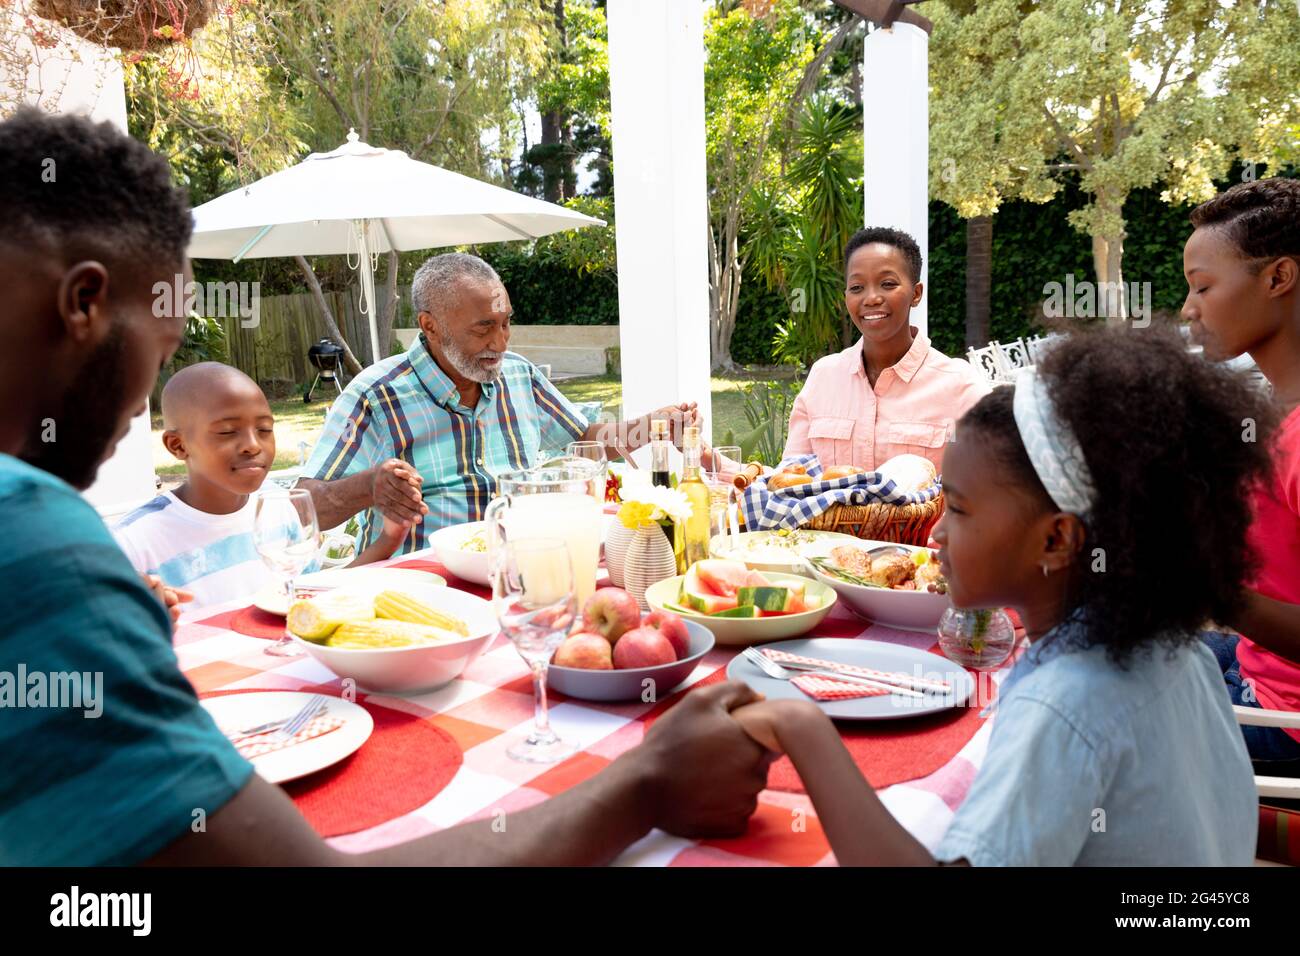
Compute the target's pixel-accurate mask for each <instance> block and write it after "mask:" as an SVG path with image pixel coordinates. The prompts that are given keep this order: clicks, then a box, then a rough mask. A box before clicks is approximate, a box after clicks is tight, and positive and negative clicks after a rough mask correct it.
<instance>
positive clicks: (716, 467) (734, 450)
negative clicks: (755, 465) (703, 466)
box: [709, 445, 745, 484]
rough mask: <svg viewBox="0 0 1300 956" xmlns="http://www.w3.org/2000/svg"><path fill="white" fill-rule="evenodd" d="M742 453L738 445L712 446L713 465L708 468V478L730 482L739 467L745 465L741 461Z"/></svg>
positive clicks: (738, 470)
mask: <svg viewBox="0 0 1300 956" xmlns="http://www.w3.org/2000/svg"><path fill="white" fill-rule="evenodd" d="M743 454H744V452H742V451H741V450H740V446H739V445H716V446H714V448H713V461H712V465H713V467H712V468H710V469H709V478H710V479H711V480H713V481H725V482H727V483H728V484H730V483H731V479H733V478H735V477H736V475H737V474H738V473H739V472H740V469H741V468H743V467H745V463H744V462H743V461H741V460H740V459H741V456H742V455H743Z"/></svg>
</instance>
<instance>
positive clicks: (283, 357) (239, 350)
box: [222, 287, 414, 390]
mask: <svg viewBox="0 0 1300 956" xmlns="http://www.w3.org/2000/svg"><path fill="white" fill-rule="evenodd" d="M397 294H398V299H399V302H400V305H399V307H398V310H397V316H396V318H395V320H394V325H395V327H398V328H400V327H402V326H403V325H413V324H414V318H413V316H412V315H411V309H410V304H409V302H407V301H406V300H407V290H406V288H403V287H399V288H398V290H397ZM375 296H376V298H377V299H378V300H379V303H378V310H379V312H378V314H381V315H382V314H383V310H384V307H385V305H386V303H387V301H388V295H387V291H386V290H385V289H383V288H376V289H375ZM357 300H358V295H357V291H356V290H355V289H350V290H349V291H348V292H327V293H325V301H326V302H328V303H329V306H330V309H331V310H332V311H333V313H334V319H335V321H336V322H338V326H339V331H340V332H342V333H343V337H344V338H345V339H347V343H348V346H349V347H350V348H351V349H352V353H353V354H354V355H356V357H357V360H358V361H360V362H361V364H362V365H363V366H364V365H370V364H372V358H371V354H370V352H371V349H370V318H369V316H366V315H362V314H361V311H360V309H358V307H357ZM258 319H259V321H258V323H257V325H256V326H254V327H251V328H244V327H243V324H242V323H243V321H244V320H241V319H240V318H238V317H235V318H227V319H223V320H222V326H223V327H224V328H225V330H226V348H227V352H228V354H229V359H228V361H229V362H230V364H231V365H233V366H235V367H236V368H238V369H240V370H242V371H243V372H245V373H247V374H248V375H249V376H250V377H251V378H252V379H253V380H254V381H255V382H257V383H258V384H259V385H261V386H263V388H266V387H267V386H277V385H278V386H280V388H281V390H283V388H284V387H285V385H286V383H287V384H288V385H289V386H296V385H300V384H302V383H304V382H310V381H311V380H312V379H313V378H314V377H315V376H316V369H315V367H314V366H313V365H312V364H311V362H309V361H308V359H307V349H309V348H310V347H311V346H312V345H313V344H314V343H315V342H318V341H319V340H320V339H323V338H325V337H326V336H327V333H326V331H325V320H324V318H323V317H322V316H321V314H320V308H319V307H318V306H317V305H316V299H315V298H314V297H313V296H312V295H311V294H310V293H308V292H303V293H300V294H298V295H273V296H266V297H265V298H262V299H261V300H260V309H259V312H258ZM392 348H394V349H398V348H400V343H399V342H398V341H397V339H396V337H394V338H393V339H392Z"/></svg>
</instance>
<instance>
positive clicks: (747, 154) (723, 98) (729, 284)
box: [704, 0, 820, 369]
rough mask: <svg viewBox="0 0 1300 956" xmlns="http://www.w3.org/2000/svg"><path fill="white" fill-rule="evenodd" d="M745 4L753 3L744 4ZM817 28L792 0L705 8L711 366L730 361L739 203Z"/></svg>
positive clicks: (764, 160) (778, 127)
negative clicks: (730, 7) (729, 7)
mask: <svg viewBox="0 0 1300 956" xmlns="http://www.w3.org/2000/svg"><path fill="white" fill-rule="evenodd" d="M751 8H752V9H751ZM819 36H820V34H819V33H818V32H817V31H816V29H815V27H814V26H812V25H810V23H809V22H808V21H807V19H806V18H805V17H804V14H803V11H802V10H801V9H800V8H799V5H798V4H797V3H796V2H794V0H773V2H772V3H770V4H769V3H766V2H764V3H762V4H751V5H749V6H739V7H736V8H734V9H732V10H730V11H729V12H723V11H722V10H721V9H718V8H709V9H708V10H706V11H705V24H704V48H705V62H704V109H705V132H706V143H707V146H706V150H707V158H708V174H709V316H710V323H709V330H710V335H709V344H710V354H711V356H712V363H713V367H714V368H721V369H730V368H733V367H734V365H733V363H732V360H731V335H732V332H733V331H734V329H735V326H736V309H737V306H738V304H739V301H740V283H741V279H742V276H743V274H744V269H745V252H744V248H743V246H742V243H741V232H742V228H743V219H744V209H745V204H746V202H747V200H748V198H749V195H750V193H751V191H752V190H753V187H754V185H755V184H756V183H757V182H758V181H759V179H760V178H761V177H762V176H763V175H764V173H765V171H771V172H773V173H777V172H779V170H778V169H775V168H774V167H775V166H776V164H777V161H776V160H775V158H774V157H775V156H776V155H777V152H778V151H769V147H770V146H772V145H773V143H774V141H776V140H779V138H780V137H781V136H782V134H783V129H782V126H783V121H784V119H785V117H786V115H787V114H788V112H789V110H790V108H791V106H792V104H793V103H794V102H795V101H796V92H797V91H798V90H799V88H800V81H801V80H802V79H803V76H804V73H805V70H806V68H807V66H808V65H809V63H810V62H811V61H812V60H813V56H814V54H815V52H816V51H815V41H816V39H817V38H818V37H819Z"/></svg>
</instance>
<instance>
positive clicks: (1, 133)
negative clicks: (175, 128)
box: [0, 107, 194, 279]
mask: <svg viewBox="0 0 1300 956" xmlns="http://www.w3.org/2000/svg"><path fill="white" fill-rule="evenodd" d="M0 182H3V183H4V189H3V190H0V223H3V224H4V228H3V229H2V230H0V241H5V242H8V243H10V244H11V245H12V246H14V247H17V248H32V247H35V248H37V249H40V250H41V251H42V252H44V253H48V254H50V255H59V256H62V257H64V258H65V259H67V260H68V261H71V262H75V261H79V260H82V259H94V260H96V261H99V262H102V263H104V265H105V266H107V267H108V268H109V270H110V272H112V273H114V274H117V275H123V274H125V275H126V276H127V277H128V278H137V279H138V278H143V277H144V276H145V275H146V270H152V271H153V272H156V271H158V269H159V268H160V267H163V268H165V267H167V266H171V265H176V266H179V265H180V264H181V263H182V262H184V259H185V250H186V247H187V246H188V245H189V241H190V233H191V232H192V231H193V228H194V222H193V219H192V217H191V216H190V209H189V203H188V201H187V197H186V195H185V193H184V192H183V191H182V190H180V189H178V188H176V187H175V186H173V185H172V182H171V173H170V170H169V169H168V167H167V163H166V161H165V160H164V159H163V158H162V157H161V156H158V155H157V154H156V153H154V152H153V151H152V150H150V149H149V148H148V147H147V146H145V145H144V144H143V143H141V142H139V141H137V140H135V139H132V138H131V137H130V136H128V135H127V134H126V133H123V132H122V131H121V130H120V129H118V128H117V127H115V126H113V125H112V124H111V123H107V122H105V123H95V122H92V121H91V120H88V119H86V118H84V117H81V116H70V115H65V116H52V115H50V114H48V113H43V112H41V111H40V110H37V109H34V108H31V107H25V108H23V109H21V110H19V111H18V112H16V113H15V114H14V115H13V116H12V117H11V118H10V119H7V120H5V121H4V122H3V123H0Z"/></svg>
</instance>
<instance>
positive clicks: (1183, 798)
mask: <svg viewBox="0 0 1300 956" xmlns="http://www.w3.org/2000/svg"><path fill="white" fill-rule="evenodd" d="M1054 633H1055V632H1054ZM1044 640H1045V639H1044ZM1258 806H1259V798H1258V796H1257V795H1256V792H1255V785H1254V778H1253V775H1252V771H1251V765H1250V760H1249V758H1248V756H1247V754H1246V747H1245V743H1244V742H1243V740H1242V736H1241V731H1240V730H1239V729H1238V726H1237V722H1236V720H1235V719H1234V717H1233V714H1232V707H1231V703H1230V701H1229V699H1228V694H1227V691H1226V690H1225V688H1224V684H1223V676H1222V674H1220V672H1219V668H1218V666H1217V665H1216V663H1215V660H1214V655H1213V654H1211V652H1210V651H1209V649H1208V648H1206V647H1205V646H1204V645H1203V644H1201V642H1199V641H1195V642H1192V643H1188V644H1184V645H1181V646H1179V647H1177V648H1176V649H1173V650H1171V649H1170V648H1169V647H1168V646H1167V645H1155V644H1153V645H1148V646H1146V647H1144V648H1142V649H1139V650H1138V651H1136V652H1135V653H1134V655H1133V656H1132V657H1131V658H1130V660H1129V663H1128V666H1127V669H1121V668H1119V667H1118V666H1116V665H1115V664H1113V663H1112V662H1111V661H1110V660H1109V659H1108V658H1107V656H1106V649H1105V648H1104V647H1100V646H1098V647H1090V648H1086V649H1080V648H1077V647H1071V646H1069V645H1068V644H1067V643H1066V640H1065V637H1064V636H1062V637H1061V639H1059V640H1053V641H1051V642H1050V643H1047V644H1046V645H1045V646H1044V644H1043V643H1042V642H1041V641H1040V642H1035V644H1034V646H1032V647H1031V648H1030V649H1029V650H1028V651H1026V652H1025V654H1024V655H1023V656H1022V657H1021V659H1020V660H1019V661H1018V662H1017V663H1016V664H1015V666H1014V667H1013V668H1012V671H1011V673H1010V674H1009V675H1008V676H1007V679H1006V680H1005V681H1003V683H1002V686H1001V688H1000V690H999V701H998V706H997V712H996V716H995V718H994V724H993V730H992V734H991V736H990V739H989V749H988V753H987V754H986V756H985V758H984V763H983V765H982V767H981V769H980V772H979V775H978V776H977V777H976V778H975V782H974V783H973V784H972V786H971V789H970V792H969V794H968V795H967V797H966V800H965V802H964V803H963V804H962V805H961V807H960V808H959V809H958V811H957V815H956V817H955V819H954V820H953V822H952V825H951V827H950V828H949V829H948V832H947V834H945V836H944V838H943V840H942V841H941V843H940V845H939V848H938V850H937V851H936V853H935V856H936V857H937V858H938V859H939V860H940V861H941V862H950V861H953V860H959V859H962V858H965V859H966V860H968V861H969V862H970V863H971V864H973V865H975V866H1074V865H1079V866H1125V865H1145V866H1151V865H1167V866H1232V865H1239V866H1249V865H1250V864H1251V863H1252V861H1253V860H1254V857H1255V838H1256V830H1257V826H1258Z"/></svg>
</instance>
